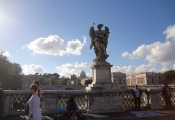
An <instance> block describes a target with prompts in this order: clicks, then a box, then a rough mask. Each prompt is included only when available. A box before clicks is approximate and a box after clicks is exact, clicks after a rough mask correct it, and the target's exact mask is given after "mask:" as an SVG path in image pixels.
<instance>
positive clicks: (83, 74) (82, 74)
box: [80, 70, 86, 78]
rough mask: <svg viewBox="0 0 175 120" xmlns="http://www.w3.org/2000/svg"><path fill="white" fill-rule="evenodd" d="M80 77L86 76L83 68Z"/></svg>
mask: <svg viewBox="0 0 175 120" xmlns="http://www.w3.org/2000/svg"><path fill="white" fill-rule="evenodd" d="M80 77H81V78H86V73H85V72H84V70H82V72H81V74H80Z"/></svg>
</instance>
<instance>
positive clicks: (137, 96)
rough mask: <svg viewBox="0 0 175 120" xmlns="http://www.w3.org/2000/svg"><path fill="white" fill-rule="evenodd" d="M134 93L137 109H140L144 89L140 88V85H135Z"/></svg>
mask: <svg viewBox="0 0 175 120" xmlns="http://www.w3.org/2000/svg"><path fill="white" fill-rule="evenodd" d="M132 93H133V97H134V104H135V110H140V103H141V94H142V91H141V90H140V88H138V85H135V89H134V90H133V92H132Z"/></svg>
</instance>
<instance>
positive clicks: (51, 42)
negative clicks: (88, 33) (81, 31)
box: [22, 35, 86, 56]
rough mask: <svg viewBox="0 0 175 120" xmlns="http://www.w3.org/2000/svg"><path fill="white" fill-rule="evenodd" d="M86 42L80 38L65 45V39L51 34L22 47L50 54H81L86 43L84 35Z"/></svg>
mask: <svg viewBox="0 0 175 120" xmlns="http://www.w3.org/2000/svg"><path fill="white" fill-rule="evenodd" d="M83 40H84V42H83V43H81V41H80V40H78V39H75V40H72V41H68V43H67V44H65V45H64V40H63V39H62V38H60V37H59V36H57V35H50V36H48V37H47V38H43V37H40V38H38V39H36V40H34V41H32V42H31V43H29V44H27V45H25V46H23V47H22V49H24V48H25V47H27V48H29V49H30V50H32V51H33V52H34V54H36V53H37V54H48V55H59V56H63V55H65V54H74V55H81V50H82V48H83V46H84V45H85V44H86V37H83Z"/></svg>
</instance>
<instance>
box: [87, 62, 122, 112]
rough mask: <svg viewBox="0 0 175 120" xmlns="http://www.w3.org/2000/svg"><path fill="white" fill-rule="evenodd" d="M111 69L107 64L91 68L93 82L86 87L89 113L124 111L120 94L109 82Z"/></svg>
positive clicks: (98, 64) (100, 63) (96, 64)
mask: <svg viewBox="0 0 175 120" xmlns="http://www.w3.org/2000/svg"><path fill="white" fill-rule="evenodd" d="M111 67H112V65H110V64H109V63H107V62H98V63H95V64H94V65H93V66H92V70H93V82H92V84H90V85H88V87H86V90H87V92H89V93H90V94H89V100H88V101H89V102H90V103H89V104H88V112H89V113H109V112H119V111H124V110H125V109H124V108H123V106H122V105H123V103H122V93H121V92H120V89H118V87H117V86H116V85H113V83H112V81H111Z"/></svg>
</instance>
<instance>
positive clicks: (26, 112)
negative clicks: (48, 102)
mask: <svg viewBox="0 0 175 120" xmlns="http://www.w3.org/2000/svg"><path fill="white" fill-rule="evenodd" d="M33 84H36V85H37V86H38V90H37V92H36V94H37V95H38V97H39V98H41V91H40V89H39V81H37V80H34V81H33ZM31 97H32V94H31V93H30V94H29V96H28V98H27V103H26V108H25V114H27V115H28V113H29V104H28V101H29V99H30V98H31Z"/></svg>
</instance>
